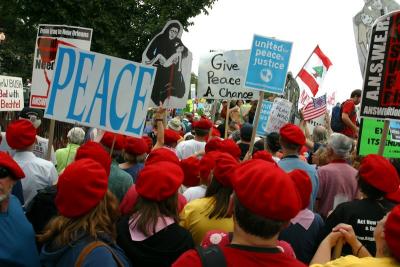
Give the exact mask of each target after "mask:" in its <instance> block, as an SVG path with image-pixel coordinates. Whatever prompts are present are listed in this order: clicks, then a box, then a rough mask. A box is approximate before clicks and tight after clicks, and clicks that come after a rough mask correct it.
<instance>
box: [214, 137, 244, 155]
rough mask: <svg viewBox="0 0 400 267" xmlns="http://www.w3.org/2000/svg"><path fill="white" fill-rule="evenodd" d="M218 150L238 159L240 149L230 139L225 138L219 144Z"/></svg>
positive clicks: (240, 152)
mask: <svg viewBox="0 0 400 267" xmlns="http://www.w3.org/2000/svg"><path fill="white" fill-rule="evenodd" d="M219 151H221V152H225V153H228V154H230V155H231V156H232V157H234V158H235V159H237V160H239V159H240V155H241V154H242V151H241V150H240V148H239V146H238V145H237V144H236V143H235V141H233V140H232V139H225V140H223V141H222V142H221V144H220V146H219Z"/></svg>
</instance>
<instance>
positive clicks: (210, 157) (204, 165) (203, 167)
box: [200, 151, 219, 182]
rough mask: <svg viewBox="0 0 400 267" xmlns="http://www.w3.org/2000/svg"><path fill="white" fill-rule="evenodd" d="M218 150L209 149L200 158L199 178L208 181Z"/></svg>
mask: <svg viewBox="0 0 400 267" xmlns="http://www.w3.org/2000/svg"><path fill="white" fill-rule="evenodd" d="M218 154H219V152H218V151H211V152H208V153H206V154H205V155H204V156H203V157H202V158H201V160H200V178H201V179H203V180H206V181H208V182H209V181H210V180H209V179H210V173H211V171H212V170H214V168H215V160H216V157H217V155H218Z"/></svg>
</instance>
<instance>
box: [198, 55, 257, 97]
mask: <svg viewBox="0 0 400 267" xmlns="http://www.w3.org/2000/svg"><path fill="white" fill-rule="evenodd" d="M249 54H250V50H233V51H225V52H211V53H209V54H207V55H206V56H203V57H202V58H200V64H199V77H198V83H197V84H198V88H197V90H198V91H197V97H198V98H206V99H227V100H231V99H243V100H257V96H258V95H257V94H255V92H254V91H252V90H248V89H245V88H244V79H245V77H246V70H247V64H248V61H249Z"/></svg>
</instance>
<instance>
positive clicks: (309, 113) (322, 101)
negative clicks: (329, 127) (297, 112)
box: [303, 94, 326, 121]
mask: <svg viewBox="0 0 400 267" xmlns="http://www.w3.org/2000/svg"><path fill="white" fill-rule="evenodd" d="M325 112H326V94H325V95H323V96H320V97H317V98H313V100H312V101H311V102H309V103H308V104H307V105H306V106H305V107H304V109H303V116H304V120H306V121H309V120H312V119H315V118H318V117H319V116H322V115H324V114H325Z"/></svg>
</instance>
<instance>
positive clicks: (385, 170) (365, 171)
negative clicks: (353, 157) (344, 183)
mask: <svg viewBox="0 0 400 267" xmlns="http://www.w3.org/2000/svg"><path fill="white" fill-rule="evenodd" d="M358 173H359V175H360V177H361V178H362V179H363V180H364V181H365V182H367V183H368V184H370V185H372V186H373V187H375V188H377V189H379V190H380V191H382V192H385V193H392V192H396V190H397V189H399V185H400V180H399V175H398V174H397V171H396V168H395V167H394V166H393V165H392V163H390V161H389V160H387V159H385V158H384V157H382V156H379V155H373V154H370V155H368V156H366V157H365V158H364V159H363V160H362V161H361V164H360V168H359V170H358Z"/></svg>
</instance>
